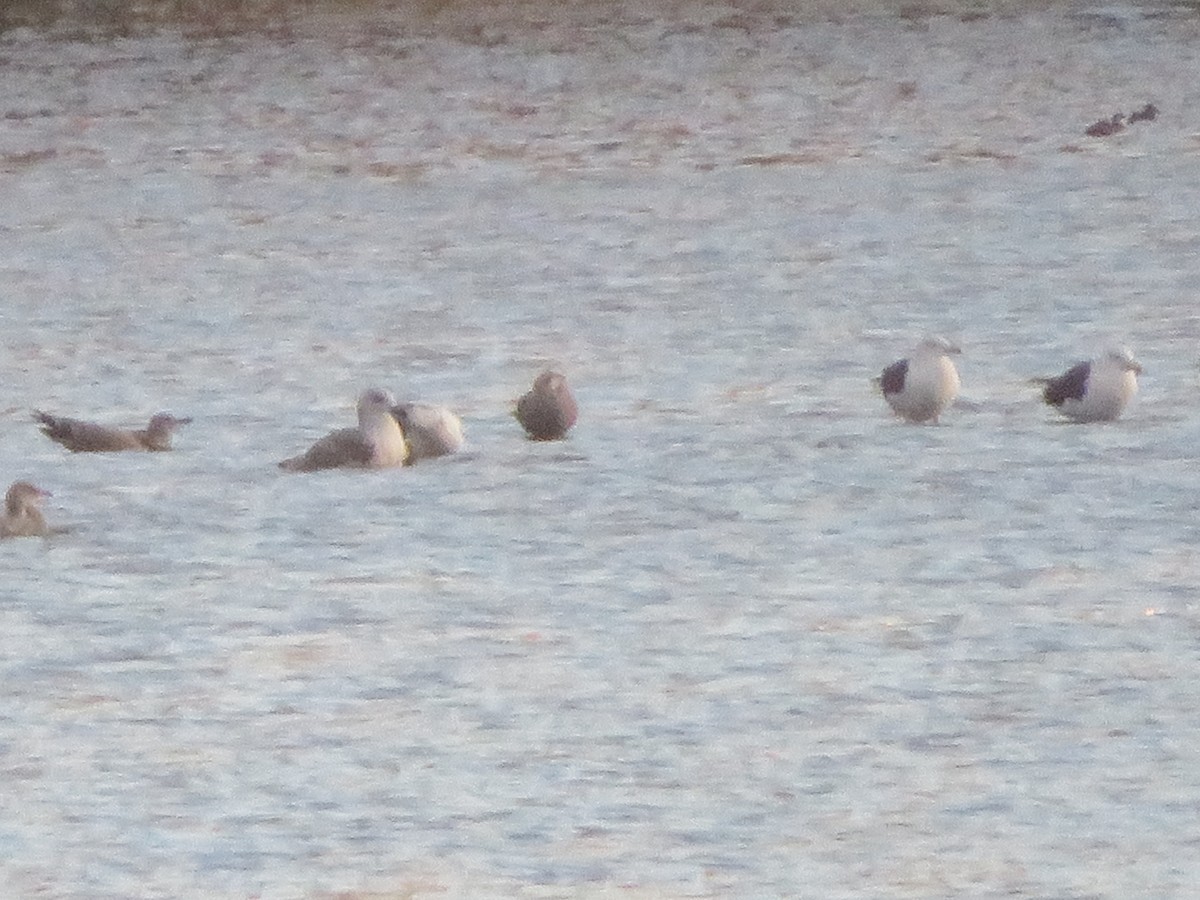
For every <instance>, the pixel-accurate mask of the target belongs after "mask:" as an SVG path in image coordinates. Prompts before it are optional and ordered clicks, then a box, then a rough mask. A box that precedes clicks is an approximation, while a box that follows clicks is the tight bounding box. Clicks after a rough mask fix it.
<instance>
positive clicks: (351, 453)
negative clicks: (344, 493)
mask: <svg viewBox="0 0 1200 900" xmlns="http://www.w3.org/2000/svg"><path fill="white" fill-rule="evenodd" d="M372 456H373V454H372V452H371V445H370V444H368V443H367V442H366V441H365V440H363V436H362V434H361V433H360V432H359V430H358V429H357V428H342V429H339V430H338V431H334V432H332V433H331V434H327V435H325V437H323V438H321V439H320V440H319V441H317V442H316V443H315V444H313V445H312V446H311V447H309V448H308V449H307V450H306V451H304V452H303V453H301V454H300V455H299V456H293V457H292V458H291V459H285V460H284V461H283V462H281V463H280V464H279V468H281V469H286V470H287V471H289V472H315V471H317V470H318V469H340V468H346V467H349V468H362V467H364V466H369V465H370V464H371V459H372Z"/></svg>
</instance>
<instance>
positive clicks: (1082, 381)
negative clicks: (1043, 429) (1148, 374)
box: [1034, 347, 1142, 422]
mask: <svg viewBox="0 0 1200 900" xmlns="http://www.w3.org/2000/svg"><path fill="white" fill-rule="evenodd" d="M1141 371H1142V366H1141V364H1140V363H1139V362H1138V361H1137V360H1136V359H1134V358H1133V354H1132V353H1130V352H1129V350H1128V349H1126V348H1125V347H1113V348H1110V349H1108V350H1105V351H1104V352H1103V353H1101V354H1100V355H1099V356H1098V357H1096V358H1095V359H1092V360H1088V361H1086V362H1081V363H1076V364H1075V365H1073V366H1072V367H1071V368H1069V369H1068V370H1067V371H1066V372H1064V373H1063V374H1062V375H1059V376H1058V377H1057V378H1037V379H1034V381H1035V383H1037V384H1041V385H1044V388H1043V390H1042V399H1043V400H1045V401H1046V402H1047V403H1048V404H1050V405H1051V406H1053V407H1054V408H1055V409H1057V410H1058V411H1059V412H1061V413H1062V414H1063V415H1064V416H1066V417H1067V418H1069V419H1073V420H1074V421H1076V422H1111V421H1112V420H1113V419H1116V418H1117V417H1118V416H1120V415H1121V413H1122V412H1123V411H1124V410H1125V407H1126V406H1128V405H1129V401H1130V400H1132V399H1133V397H1134V395H1135V394H1136V393H1137V389H1138V384H1137V376H1138V375H1139V374H1141Z"/></svg>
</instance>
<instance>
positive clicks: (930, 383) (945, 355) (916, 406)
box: [879, 337, 961, 423]
mask: <svg viewBox="0 0 1200 900" xmlns="http://www.w3.org/2000/svg"><path fill="white" fill-rule="evenodd" d="M959 352H961V351H960V350H959V349H958V347H956V346H954V345H953V344H952V343H950V342H949V341H948V340H946V339H945V338H943V337H928V338H925V340H923V341H921V343H920V344H918V345H917V347H916V349H915V350H913V352H912V354H911V355H910V356H908V357H907V358H905V359H902V360H899V361H898V362H894V363H892V364H891V365H890V366H888V367H887V368H886V369H884V370H883V374H882V375H881V376H880V378H879V386H880V387H881V388H882V389H883V397H884V399H885V400H887V402H888V405H889V406H891V407H892V409H893V410H895V412H896V415H898V416H901V417H902V418H904V419H907V420H908V421H909V422H935V423H936V422H937V420H938V416H940V415H941V414H942V412H943V411H944V410H945V409H946V407H947V406H949V405H950V404H951V403H953V402H954V398H955V397H957V396H958V389H959V386H960V385H959V380H958V370H957V369H955V368H954V361H953V360H952V359H950V356H951V355H952V354H956V353H959Z"/></svg>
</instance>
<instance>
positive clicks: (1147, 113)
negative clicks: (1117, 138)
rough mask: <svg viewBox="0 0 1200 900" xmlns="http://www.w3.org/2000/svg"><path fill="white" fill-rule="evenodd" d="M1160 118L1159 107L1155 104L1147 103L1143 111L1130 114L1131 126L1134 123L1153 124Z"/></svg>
mask: <svg viewBox="0 0 1200 900" xmlns="http://www.w3.org/2000/svg"><path fill="white" fill-rule="evenodd" d="M1157 118H1158V107H1157V106H1155V105H1154V104H1153V103H1147V104H1146V105H1145V106H1143V107H1142V108H1141V109H1139V110H1137V111H1136V112H1131V113H1130V114H1129V124H1130V125H1132V124H1133V123H1134V122H1153V121H1154V120H1155V119H1157Z"/></svg>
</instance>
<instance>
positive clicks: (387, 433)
mask: <svg viewBox="0 0 1200 900" xmlns="http://www.w3.org/2000/svg"><path fill="white" fill-rule="evenodd" d="M395 402H396V401H395V400H394V399H393V398H392V395H391V394H389V393H388V392H387V391H384V390H380V389H379V388H371V389H370V390H367V391H363V393H362V395H361V396H360V397H359V398H358V427H357V428H342V429H339V430H338V431H334V432H332V433H330V434H327V435H325V437H323V438H321V439H320V440H319V441H317V442H316V443H315V444H313V445H312V446H311V447H309V448H308V449H307V450H306V451H305V452H303V453H301V454H300V455H299V456H293V457H292V458H291V459H285V460H284V461H283V462H281V463H280V464H279V468H281V469H286V470H287V471H289V472H315V471H317V470H318V469H341V468H352V469H382V468H387V467H388V466H400V465H403V464H404V461H405V460H406V459H407V458H408V447H407V445H406V444H405V442H404V432H403V431H401V430H400V425H399V423H397V422H396V419H395V418H394V417H393V416H392V406H393V405H394V404H395Z"/></svg>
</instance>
